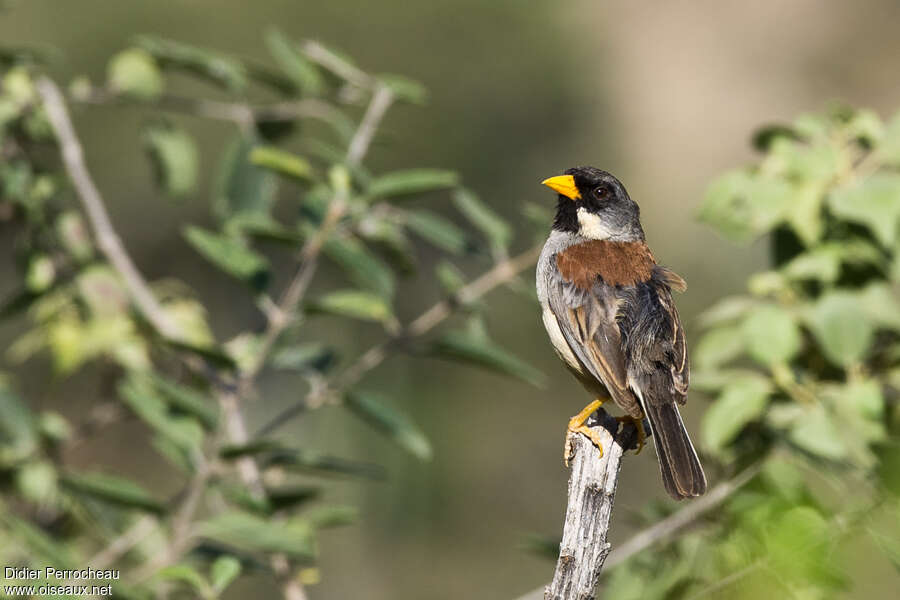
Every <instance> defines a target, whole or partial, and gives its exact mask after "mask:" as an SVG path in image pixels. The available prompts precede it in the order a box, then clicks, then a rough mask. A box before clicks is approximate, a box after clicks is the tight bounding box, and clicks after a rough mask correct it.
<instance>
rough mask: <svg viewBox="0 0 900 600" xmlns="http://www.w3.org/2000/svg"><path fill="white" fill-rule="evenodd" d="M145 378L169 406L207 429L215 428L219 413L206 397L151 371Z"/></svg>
mask: <svg viewBox="0 0 900 600" xmlns="http://www.w3.org/2000/svg"><path fill="white" fill-rule="evenodd" d="M147 376H148V377H149V378H150V380H151V382H152V383H153V385H154V387H156V389H157V390H158V391H159V392H160V393H161V394H162V395H163V396H165V398H166V400H168V401H169V405H170V406H172V407H173V408H175V409H177V410H179V411H182V412H185V413H187V414H189V415H192V416H194V417H197V419H198V420H199V421H200V422H201V423H203V424H204V425H205V426H206V427H207V428H208V429H214V428H215V427H216V424H217V423H218V420H219V413H218V411H217V410H216V408H215V407H214V405H213V404H212V403H211V401H210V399H209V398H208V397H207V396H206V395H204V394H202V393H200V392H199V391H197V390H195V389H193V388H190V387H187V386H186V385H182V384H180V383H176V382H174V381H172V380H170V379H167V378H166V377H163V376H162V375H159V374H158V373H154V372H152V371H151V372H150V373H148V374H147Z"/></svg>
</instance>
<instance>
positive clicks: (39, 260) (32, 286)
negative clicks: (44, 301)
mask: <svg viewBox="0 0 900 600" xmlns="http://www.w3.org/2000/svg"><path fill="white" fill-rule="evenodd" d="M55 279H56V267H54V266H53V259H52V258H50V257H49V256H47V255H46V254H35V255H34V256H32V257H31V260H30V261H29V262H28V271H27V273H26V274H25V287H26V288H27V289H28V291H29V292H31V293H33V294H39V293H41V292H44V291H46V290H47V289H48V288H50V286H52V285H53V281H54V280H55Z"/></svg>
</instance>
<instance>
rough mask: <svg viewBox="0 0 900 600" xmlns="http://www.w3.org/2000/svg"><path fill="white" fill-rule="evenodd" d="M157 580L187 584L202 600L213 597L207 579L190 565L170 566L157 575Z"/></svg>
mask: <svg viewBox="0 0 900 600" xmlns="http://www.w3.org/2000/svg"><path fill="white" fill-rule="evenodd" d="M156 578H157V579H160V580H162V581H178V582H181V583H185V584H187V585H188V586H190V587H191V588H193V591H194V592H197V593H198V594H199V595H200V597H201V598H210V597H212V594H211V588H210V586H209V583H208V582H207V581H206V578H205V577H203V575H201V574H200V573H198V572H197V570H196V569H194V567H191V566H189V565H170V566H168V567H164V568H162V569H160V570H159V571H158V572H157V573H156Z"/></svg>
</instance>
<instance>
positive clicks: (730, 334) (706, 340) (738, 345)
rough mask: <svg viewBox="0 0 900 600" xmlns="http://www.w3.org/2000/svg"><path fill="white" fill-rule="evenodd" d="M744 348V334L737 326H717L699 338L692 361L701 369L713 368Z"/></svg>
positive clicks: (730, 358) (733, 357) (736, 354)
mask: <svg viewBox="0 0 900 600" xmlns="http://www.w3.org/2000/svg"><path fill="white" fill-rule="evenodd" d="M743 349H744V336H743V335H742V334H741V330H740V329H739V328H738V327H729V326H726V327H717V328H715V329H711V330H709V331H707V332H706V334H705V335H704V336H703V337H702V338H700V342H699V343H698V344H697V349H696V350H694V352H693V355H692V357H691V358H692V362H693V363H695V364H696V365H697V366H698V367H699V368H701V369H707V368H713V367H717V366H719V365H722V364H725V363H727V362H729V361H731V360H733V359H735V358H737V356H738V355H739V354H740V353H741V350H743Z"/></svg>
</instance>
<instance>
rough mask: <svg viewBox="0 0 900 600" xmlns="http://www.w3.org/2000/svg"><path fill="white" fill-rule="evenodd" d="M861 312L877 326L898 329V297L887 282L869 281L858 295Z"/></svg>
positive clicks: (899, 324) (899, 322) (899, 315)
mask: <svg viewBox="0 0 900 600" xmlns="http://www.w3.org/2000/svg"><path fill="white" fill-rule="evenodd" d="M859 304H860V307H862V310H863V312H864V313H865V314H866V315H867V316H868V317H869V319H870V320H871V321H872V323H874V324H875V325H877V326H880V327H884V328H887V329H893V330H894V331H900V297H898V295H897V292H895V291H894V289H893V288H891V286H890V285H889V284H887V283H879V282H875V283H870V284H869V285H868V286H866V288H865V289H864V290H863V291H862V293H861V294H860V295H859Z"/></svg>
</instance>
